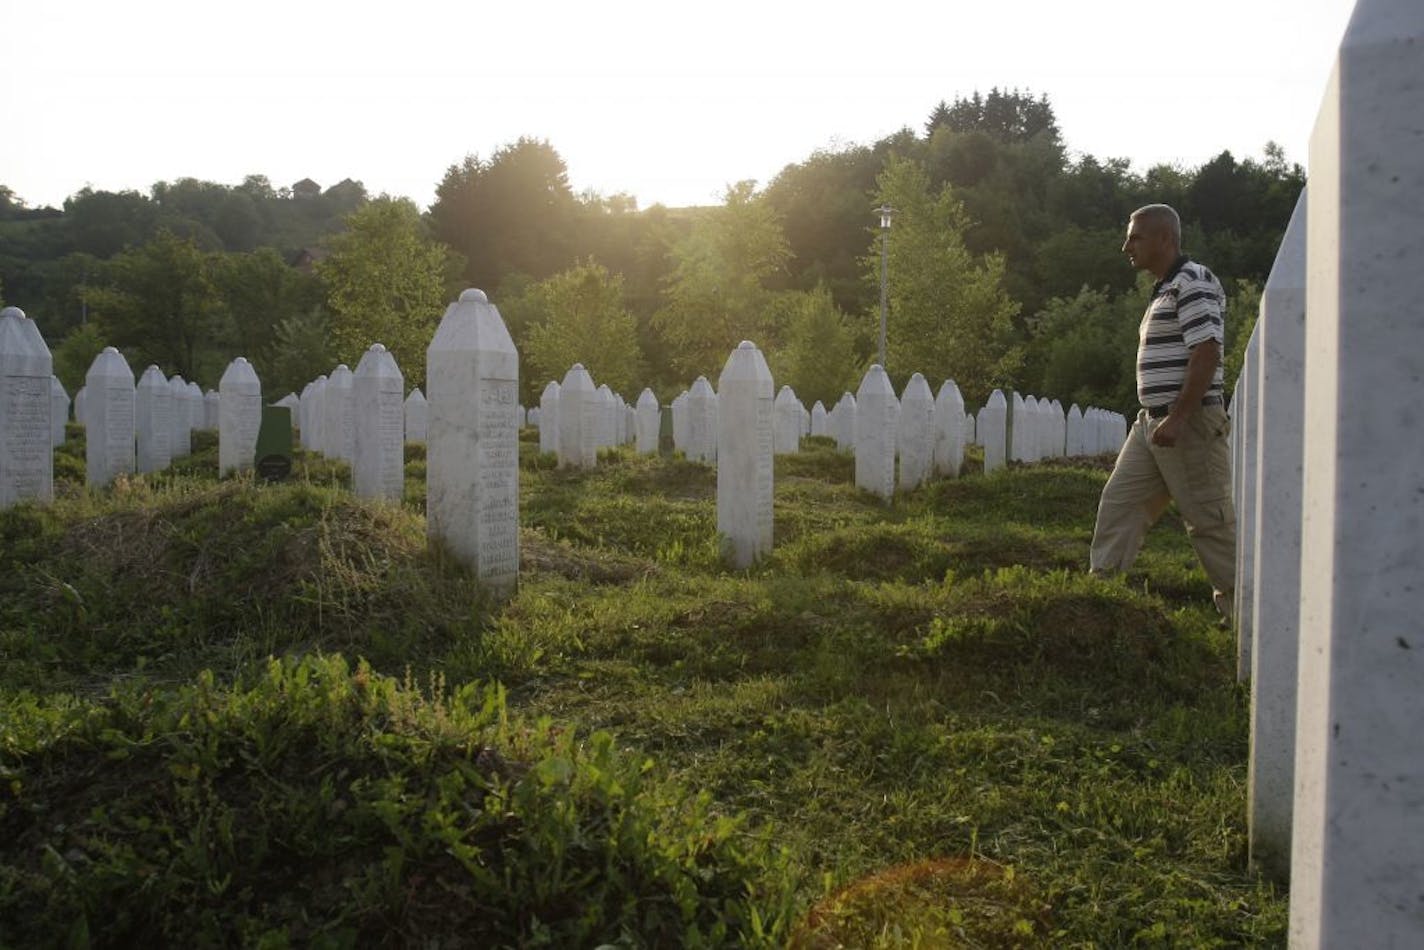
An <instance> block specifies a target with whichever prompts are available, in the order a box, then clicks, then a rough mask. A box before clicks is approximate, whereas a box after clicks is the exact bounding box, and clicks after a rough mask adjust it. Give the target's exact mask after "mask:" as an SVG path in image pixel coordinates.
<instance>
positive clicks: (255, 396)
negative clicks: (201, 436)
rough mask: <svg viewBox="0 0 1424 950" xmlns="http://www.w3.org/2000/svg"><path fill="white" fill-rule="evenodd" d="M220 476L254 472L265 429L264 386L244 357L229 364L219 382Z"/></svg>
mask: <svg viewBox="0 0 1424 950" xmlns="http://www.w3.org/2000/svg"><path fill="white" fill-rule="evenodd" d="M218 395H219V396H220V397H221V402H220V403H219V404H218V475H219V476H223V475H226V474H228V473H229V472H235V471H242V470H244V469H251V468H252V467H253V465H254V464H255V460H256V456H257V430H258V429H259V428H260V427H261V426H262V383H261V382H260V381H259V380H258V378H257V371H256V370H255V369H253V368H252V364H251V363H249V362H247V359H246V358H245V357H242V356H239V357H238V358H237V359H235V360H233V361H232V362H231V363H229V364H228V367H227V369H226V370H224V371H223V374H222V379H220V380H218Z"/></svg>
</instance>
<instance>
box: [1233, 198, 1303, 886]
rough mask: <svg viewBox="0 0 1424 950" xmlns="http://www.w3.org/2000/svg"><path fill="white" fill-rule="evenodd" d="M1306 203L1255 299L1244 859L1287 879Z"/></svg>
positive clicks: (1296, 614)
mask: <svg viewBox="0 0 1424 950" xmlns="http://www.w3.org/2000/svg"><path fill="white" fill-rule="evenodd" d="M1305 203H1306V196H1305V194H1304V193H1302V194H1301V196H1300V199H1299V200H1298V201H1297V202H1296V206H1295V213H1294V214H1293V215H1291V220H1290V225H1289V226H1288V227H1287V228H1286V235H1285V237H1284V238H1283V239H1282V240H1281V247H1280V250H1279V251H1277V252H1276V262H1275V265H1274V266H1273V267H1272V268H1271V274H1270V277H1269V278H1267V280H1266V286H1265V289H1264V290H1263V291H1262V293H1261V312H1260V319H1259V320H1258V321H1257V323H1256V326H1257V329H1258V331H1259V332H1260V334H1261V363H1260V366H1259V367H1258V368H1259V370H1260V379H1259V380H1258V384H1257V387H1256V393H1257V400H1256V402H1257V418H1258V420H1259V421H1258V423H1257V454H1256V478H1257V480H1258V481H1259V483H1260V484H1261V485H1263V486H1266V487H1267V490H1265V491H1262V492H1260V494H1259V495H1258V500H1257V506H1256V530H1255V532H1254V534H1255V539H1256V554H1255V558H1254V561H1255V565H1256V582H1255V585H1254V592H1255V596H1254V597H1253V598H1252V603H1251V604H1250V605H1249V608H1248V609H1251V610H1252V611H1253V619H1252V622H1251V629H1252V631H1253V634H1254V636H1253V639H1254V641H1255V645H1254V648H1253V649H1252V653H1251V757H1250V766H1249V768H1248V770H1247V780H1246V798H1247V801H1248V802H1249V808H1248V810H1247V825H1248V827H1249V828H1250V841H1251V845H1250V847H1251V852H1250V853H1251V861H1252V863H1254V864H1256V865H1257V866H1258V867H1260V868H1262V869H1263V870H1265V871H1266V872H1267V873H1268V874H1269V875H1270V876H1271V877H1273V878H1275V879H1276V880H1278V881H1284V880H1286V879H1287V878H1288V877H1289V876H1290V836H1291V808H1292V803H1293V801H1294V797H1295V709H1296V670H1297V669H1298V665H1297V663H1296V654H1297V653H1298V652H1299V650H1300V486H1301V477H1302V476H1301V458H1300V453H1301V444H1302V438H1303V436H1304V434H1305V429H1304V413H1305V231H1306V223H1305Z"/></svg>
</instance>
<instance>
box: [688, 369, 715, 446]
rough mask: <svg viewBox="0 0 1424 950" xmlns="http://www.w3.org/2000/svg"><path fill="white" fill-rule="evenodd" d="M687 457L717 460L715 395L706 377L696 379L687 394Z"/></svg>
mask: <svg viewBox="0 0 1424 950" xmlns="http://www.w3.org/2000/svg"><path fill="white" fill-rule="evenodd" d="M687 457H688V458H689V459H691V460H692V461H694V462H715V461H716V460H717V394H716V393H715V392H713V391H712V384H711V383H709V382H708V381H707V377H706V376H699V377H697V379H696V380H694V381H693V383H692V388H691V389H689V390H688V392H687Z"/></svg>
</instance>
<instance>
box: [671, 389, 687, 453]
mask: <svg viewBox="0 0 1424 950" xmlns="http://www.w3.org/2000/svg"><path fill="white" fill-rule="evenodd" d="M687 429H688V426H687V390H685V389H684V390H683V391H682V392H680V393H678V394H677V396H676V397H675V398H674V399H673V401H672V447H673V450H674V451H676V452H681V453H682V454H683V455H684V456H685V455H687Z"/></svg>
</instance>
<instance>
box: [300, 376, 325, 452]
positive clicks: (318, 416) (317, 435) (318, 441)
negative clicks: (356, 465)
mask: <svg viewBox="0 0 1424 950" xmlns="http://www.w3.org/2000/svg"><path fill="white" fill-rule="evenodd" d="M308 399H309V401H310V403H311V408H310V410H309V411H308V414H307V424H308V425H310V426H311V432H310V433H306V432H303V433H302V435H303V436H304V437H305V441H304V442H303V444H304V445H305V446H306V449H307V451H308V452H320V453H322V454H325V453H326V374H325V373H323V374H322V375H320V376H318V377H317V378H316V379H314V380H312V390H311V393H310V394H309V396H308Z"/></svg>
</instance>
